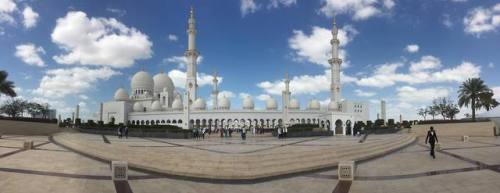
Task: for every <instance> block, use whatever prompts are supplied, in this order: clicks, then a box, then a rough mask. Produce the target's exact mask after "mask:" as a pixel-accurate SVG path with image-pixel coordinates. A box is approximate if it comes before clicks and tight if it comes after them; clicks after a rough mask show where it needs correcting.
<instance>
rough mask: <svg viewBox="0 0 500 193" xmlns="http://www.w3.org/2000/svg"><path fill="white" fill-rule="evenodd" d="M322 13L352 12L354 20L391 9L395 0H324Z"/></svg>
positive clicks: (331, 15)
mask: <svg viewBox="0 0 500 193" xmlns="http://www.w3.org/2000/svg"><path fill="white" fill-rule="evenodd" d="M322 4H323V6H322V7H321V8H320V10H319V11H320V13H322V14H323V15H325V16H327V17H333V15H335V14H352V18H353V19H354V20H364V19H368V18H370V17H372V16H376V15H379V14H381V13H382V12H383V11H384V12H385V11H389V10H391V9H392V8H393V7H394V6H395V5H396V4H395V3H394V1H393V0H323V3H322Z"/></svg>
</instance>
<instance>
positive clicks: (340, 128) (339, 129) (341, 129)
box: [335, 119, 344, 134]
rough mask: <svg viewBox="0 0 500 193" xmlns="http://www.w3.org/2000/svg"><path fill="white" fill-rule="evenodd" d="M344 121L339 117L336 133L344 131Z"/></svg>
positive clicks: (336, 122)
mask: <svg viewBox="0 0 500 193" xmlns="http://www.w3.org/2000/svg"><path fill="white" fill-rule="evenodd" d="M342 126H343V123H342V120H340V119H337V120H336V121H335V134H340V133H343V129H344V128H343V127H342Z"/></svg>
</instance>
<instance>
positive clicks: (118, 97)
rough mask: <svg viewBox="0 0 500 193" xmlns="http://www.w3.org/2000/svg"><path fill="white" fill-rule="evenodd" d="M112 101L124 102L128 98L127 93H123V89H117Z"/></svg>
mask: <svg viewBox="0 0 500 193" xmlns="http://www.w3.org/2000/svg"><path fill="white" fill-rule="evenodd" d="M114 99H115V101H126V100H128V99H129V97H128V93H127V91H125V89H123V88H119V89H118V90H116V92H115V96H114Z"/></svg>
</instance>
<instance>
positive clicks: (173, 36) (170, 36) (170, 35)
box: [168, 34, 179, 42]
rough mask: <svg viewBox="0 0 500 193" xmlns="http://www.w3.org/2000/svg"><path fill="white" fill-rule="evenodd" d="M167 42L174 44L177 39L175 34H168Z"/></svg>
mask: <svg viewBox="0 0 500 193" xmlns="http://www.w3.org/2000/svg"><path fill="white" fill-rule="evenodd" d="M168 40H169V41H172V42H176V41H177V40H179V38H178V37H177V36H176V35H175V34H168Z"/></svg>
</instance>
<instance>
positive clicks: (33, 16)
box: [23, 6, 39, 29]
mask: <svg viewBox="0 0 500 193" xmlns="http://www.w3.org/2000/svg"><path fill="white" fill-rule="evenodd" d="M38 17H39V15H38V13H37V12H35V11H33V9H32V8H31V7H29V6H27V7H25V8H24V10H23V19H24V20H23V24H24V27H25V28H26V29H29V28H33V27H35V26H36V23H37V21H38Z"/></svg>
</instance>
